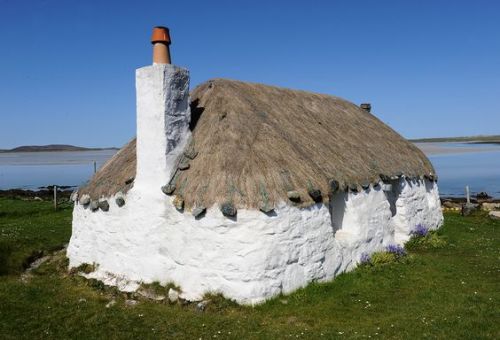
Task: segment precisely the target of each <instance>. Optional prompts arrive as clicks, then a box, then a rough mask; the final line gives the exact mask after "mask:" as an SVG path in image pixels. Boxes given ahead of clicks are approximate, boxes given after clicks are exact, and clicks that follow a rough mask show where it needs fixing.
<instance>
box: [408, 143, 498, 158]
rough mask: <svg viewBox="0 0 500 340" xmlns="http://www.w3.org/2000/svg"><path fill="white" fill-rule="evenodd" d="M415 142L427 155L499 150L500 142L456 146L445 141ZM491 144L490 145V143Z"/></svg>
mask: <svg viewBox="0 0 500 340" xmlns="http://www.w3.org/2000/svg"><path fill="white" fill-rule="evenodd" d="M448 143H450V144H451V143H458V142H448ZM413 144H414V145H415V146H416V147H418V148H419V149H420V150H422V151H423V153H424V154H426V155H427V156H433V155H446V154H458V153H471V152H472V153H475V152H491V151H499V150H500V149H499V145H500V143H491V142H484V143H465V144H469V145H470V146H463V147H459V148H458V147H455V146H452V145H449V144H448V145H447V144H446V143H444V142H413ZM488 144H490V145H488Z"/></svg>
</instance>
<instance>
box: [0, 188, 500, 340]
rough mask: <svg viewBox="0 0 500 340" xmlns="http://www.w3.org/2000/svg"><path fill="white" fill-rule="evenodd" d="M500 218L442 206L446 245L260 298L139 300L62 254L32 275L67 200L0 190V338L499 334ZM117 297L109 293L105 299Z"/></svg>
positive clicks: (58, 241)
mask: <svg viewBox="0 0 500 340" xmlns="http://www.w3.org/2000/svg"><path fill="white" fill-rule="evenodd" d="M499 229H500V223H499V222H494V221H491V220H489V219H488V217H487V216H485V215H484V214H478V215H476V216H471V217H466V218H463V217H461V216H459V215H458V214H452V213H450V214H446V215H445V225H444V226H443V228H441V229H440V231H439V233H438V234H439V237H440V238H441V239H443V240H445V241H446V245H444V246H443V247H441V248H437V249H434V248H431V249H425V247H415V248H412V249H413V250H410V251H409V255H408V256H407V257H406V259H405V260H404V261H401V262H394V263H389V264H383V265H378V266H363V267H360V268H358V269H356V270H355V271H353V272H350V273H347V274H343V275H340V276H339V277H338V278H336V279H335V280H334V281H333V282H329V283H323V284H318V283H313V284H311V285H309V286H308V287H306V288H305V289H301V290H299V291H297V292H295V293H293V294H291V295H288V296H280V297H277V298H275V299H273V300H270V301H268V302H267V303H265V304H263V305H259V306H257V307H254V308H252V307H242V306H237V305H235V304H234V303H231V302H230V301H227V300H224V299H221V298H219V299H214V300H213V301H212V302H211V303H209V305H208V306H207V309H206V310H205V311H204V312H199V311H197V310H196V308H195V306H194V305H193V304H188V305H185V306H181V305H169V304H166V303H155V302H151V301H146V300H140V301H139V303H138V304H137V305H135V306H127V305H126V304H125V299H126V298H127V297H126V296H125V295H124V294H122V293H119V292H116V291H115V290H113V289H108V288H103V287H102V285H98V284H95V282H93V281H87V280H85V279H83V278H81V277H79V276H77V275H69V274H68V273H67V272H66V271H65V266H66V264H67V261H66V259H65V258H64V256H62V255H59V256H55V257H54V258H53V259H52V261H50V262H49V263H45V264H43V265H42V266H41V267H40V268H39V269H37V270H36V271H35V272H34V275H33V277H32V278H31V279H29V280H24V281H23V280H21V279H20V274H21V273H22V271H23V268H24V266H26V259H27V258H28V257H30V256H31V257H33V255H37V254H40V253H41V252H44V253H51V252H54V251H56V250H57V249H60V247H61V246H62V245H63V244H65V243H67V242H68V240H69V237H70V234H71V207H69V206H66V207H62V208H61V209H60V210H59V211H57V212H54V211H53V208H52V206H51V204H50V203H49V202H34V201H21V200H7V199H1V198H0V338H1V339H18V338H29V339H34V338H103V339H104V338H105V339H110V338H111V339H114V338H140V339H148V338H171V337H176V338H187V339H199V338H202V339H209V338H210V339H214V338H223V339H226V338H227V339H233V338H240V339H242V338H245V339H246V338H257V339H278V338H279V339H286V338H314V339H317V338H339V339H341V338H354V339H357V338H359V339H365V338H375V339H376V338H380V339H387V338H397V339H415V338H449V339H471V338H474V339H495V338H496V339H499V338H500V309H499V301H500V261H499V260H500V242H499ZM112 299H115V300H116V304H114V305H113V306H111V307H106V304H108V303H109V301H111V300H112Z"/></svg>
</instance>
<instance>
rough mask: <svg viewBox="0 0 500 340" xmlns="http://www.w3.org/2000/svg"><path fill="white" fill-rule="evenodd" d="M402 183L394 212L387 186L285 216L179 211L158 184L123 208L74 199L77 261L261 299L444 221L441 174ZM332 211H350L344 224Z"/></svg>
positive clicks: (105, 274) (110, 274)
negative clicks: (437, 179) (93, 207)
mask: <svg viewBox="0 0 500 340" xmlns="http://www.w3.org/2000/svg"><path fill="white" fill-rule="evenodd" d="M399 188H400V190H401V192H402V194H401V195H400V197H399V199H398V200H397V201H396V202H395V205H396V207H397V208H396V214H395V215H394V216H392V212H391V209H390V205H391V202H390V201H389V200H388V199H387V195H386V193H385V192H384V191H382V189H380V188H378V189H373V188H372V189H370V190H369V191H364V192H360V193H349V194H344V193H341V194H338V195H337V196H336V197H335V199H334V201H341V202H343V203H342V204H340V203H339V205H338V206H335V205H332V206H331V207H328V206H326V205H323V204H317V205H314V206H312V207H309V208H306V209H299V208H295V207H292V206H289V205H286V204H284V203H282V204H281V205H280V206H279V207H278V208H277V209H276V216H267V215H266V214H263V213H261V212H259V211H254V210H239V211H238V216H237V219H236V220H231V219H228V218H226V217H224V216H223V215H222V213H221V212H220V211H219V209H218V208H217V207H212V208H211V209H209V210H208V211H207V214H206V216H205V217H204V218H202V219H199V220H196V219H195V218H194V217H192V216H191V214H190V213H187V212H185V213H181V212H179V211H177V210H176V209H175V208H174V207H173V205H172V204H171V200H172V199H171V198H170V197H168V196H165V195H163V193H161V191H160V190H159V188H158V190H155V191H154V192H142V191H139V190H137V189H136V188H135V187H134V188H132V189H131V191H130V192H129V193H128V194H127V195H126V197H125V198H126V205H125V206H123V207H122V208H119V207H118V206H117V205H116V204H115V203H114V200H110V201H111V202H110V208H109V211H108V212H103V211H98V212H91V211H90V210H89V209H86V208H84V207H83V206H82V205H79V204H77V205H75V209H74V212H73V235H72V237H71V242H70V245H69V247H68V257H69V259H70V267H75V266H78V265H80V264H82V263H96V264H98V265H99V267H98V269H97V271H96V272H94V273H92V274H91V277H94V278H97V279H100V280H103V281H104V282H105V283H107V284H111V285H117V286H118V287H119V288H120V289H122V290H134V289H136V288H137V287H138V284H139V283H141V282H144V283H151V282H153V281H159V282H161V283H163V284H166V283H168V282H174V283H175V284H177V285H179V286H180V287H181V288H182V291H183V294H182V296H183V297H184V298H187V299H190V300H198V299H201V297H202V296H203V294H204V293H206V292H216V291H217V292H221V293H223V294H224V295H225V296H226V297H228V298H231V299H235V300H236V301H238V302H240V303H246V304H255V303H259V302H262V301H264V300H265V299H267V298H270V297H272V296H274V295H277V294H279V293H280V292H283V293H288V292H291V291H293V290H295V289H297V288H299V287H303V286H305V285H306V284H307V283H308V282H311V281H313V280H318V281H325V280H331V279H332V278H334V277H335V276H336V275H338V274H339V273H341V272H344V271H346V270H350V269H352V268H354V267H355V266H356V264H357V263H358V261H359V259H360V257H361V254H362V253H363V252H366V253H372V252H374V251H378V250H383V249H384V247H385V246H387V245H389V244H391V243H396V242H401V240H402V239H405V238H407V237H408V235H409V232H410V231H411V230H412V229H413V228H414V227H415V226H416V225H417V224H418V223H423V224H424V225H425V226H427V227H429V228H437V227H439V226H440V224H441V223H442V219H443V217H442V213H441V208H440V206H439V196H438V191H437V185H436V184H435V183H431V182H427V181H426V182H421V181H419V182H414V183H412V185H411V186H410V184H409V183H408V182H407V181H406V180H404V179H401V180H400V181H399ZM330 210H331V212H332V215H330ZM332 216H342V218H340V219H338V220H337V221H336V223H337V225H336V226H335V228H334V227H332V222H331V219H332ZM336 229H338V230H337V231H335V230H336Z"/></svg>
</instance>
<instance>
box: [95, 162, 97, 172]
mask: <svg viewBox="0 0 500 340" xmlns="http://www.w3.org/2000/svg"><path fill="white" fill-rule="evenodd" d="M96 172H97V162H96V161H94V173H96Z"/></svg>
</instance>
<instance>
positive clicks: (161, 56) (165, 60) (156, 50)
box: [151, 26, 171, 64]
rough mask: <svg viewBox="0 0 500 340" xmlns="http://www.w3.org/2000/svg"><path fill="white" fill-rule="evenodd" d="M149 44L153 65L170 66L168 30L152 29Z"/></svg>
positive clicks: (161, 28) (164, 28) (158, 27)
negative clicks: (151, 48) (151, 47)
mask: <svg viewBox="0 0 500 340" xmlns="http://www.w3.org/2000/svg"><path fill="white" fill-rule="evenodd" d="M151 43H152V44H153V64H170V63H171V59H170V49H169V45H170V43H171V40H170V32H169V30H168V28H166V27H163V26H156V27H155V28H153V34H152V35H151Z"/></svg>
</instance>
